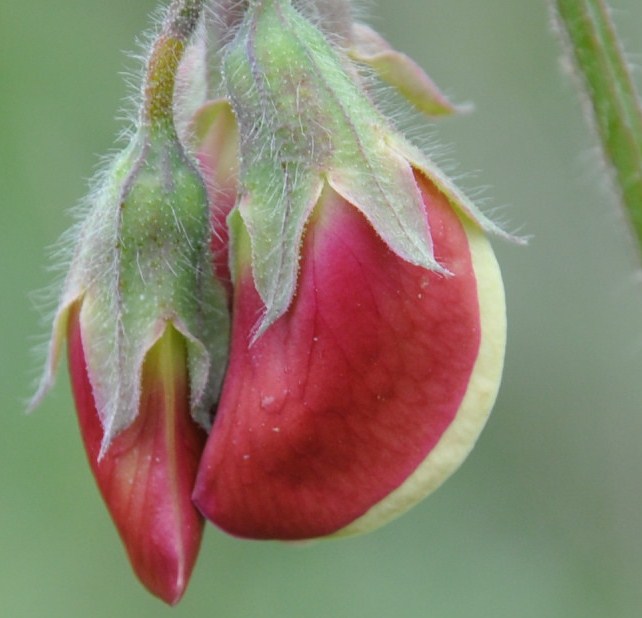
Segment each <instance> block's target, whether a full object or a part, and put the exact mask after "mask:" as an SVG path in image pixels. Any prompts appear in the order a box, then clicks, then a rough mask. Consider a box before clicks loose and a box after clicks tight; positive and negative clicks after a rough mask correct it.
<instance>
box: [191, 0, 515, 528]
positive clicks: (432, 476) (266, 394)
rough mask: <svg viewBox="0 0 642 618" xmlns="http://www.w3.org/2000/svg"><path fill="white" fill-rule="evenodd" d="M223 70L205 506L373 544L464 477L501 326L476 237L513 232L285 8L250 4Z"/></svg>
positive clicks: (498, 366) (500, 305) (485, 251)
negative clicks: (215, 379)
mask: <svg viewBox="0 0 642 618" xmlns="http://www.w3.org/2000/svg"><path fill="white" fill-rule="evenodd" d="M356 38H357V39H360V38H363V37H356ZM361 56H362V57H364V58H366V59H371V57H372V54H371V55H370V56H368V55H367V54H366V55H364V54H363V53H362V54H361ZM393 59H394V58H393ZM395 61H401V62H405V60H404V59H403V58H401V60H399V57H397V58H396V60H395ZM407 66H408V65H407V64H406V67H407ZM222 67H223V74H224V76H225V80H224V84H225V87H226V91H227V93H228V97H229V101H230V103H231V106H232V109H233V112H234V115H235V117H236V119H237V122H238V130H239V158H240V161H241V167H240V171H239V182H238V199H237V205H236V206H235V208H234V209H233V211H232V213H231V214H230V216H229V217H228V226H229V233H230V244H229V251H230V266H231V273H232V280H233V287H234V291H233V305H232V318H233V322H232V335H231V348H230V359H229V365H228V369H227V372H226V376H225V380H224V384H223V389H222V393H221V398H220V401H219V405H218V407H217V411H216V417H215V419H214V423H213V426H212V430H211V432H210V435H209V438H208V441H207V445H206V447H205V451H204V453H203V456H202V458H201V463H200V467H199V472H198V476H197V480H196V485H195V489H194V494H193V498H194V501H195V503H196V505H197V506H198V508H199V509H200V510H201V512H202V513H203V514H204V515H205V516H206V517H207V518H208V519H209V520H210V521H212V522H213V523H214V524H216V525H218V526H220V527H221V528H223V529H224V530H226V531H227V532H230V533H232V534H235V535H238V536H242V537H249V538H277V539H305V538H314V537H322V536H328V535H341V534H350V533H356V532H365V531H367V530H370V529H372V528H374V527H376V526H378V525H381V524H382V523H385V522H386V521H388V520H389V519H391V518H392V517H394V516H396V515H397V514H399V513H400V512H402V511H404V510H406V509H407V508H409V507H410V506H412V504H414V503H416V502H417V501H418V500H419V499H421V498H422V497H424V496H425V495H426V494H428V493H429V492H430V491H432V490H433V489H435V488H436V487H437V486H438V485H439V484H440V483H441V482H442V481H443V480H444V479H445V478H446V477H447V476H448V475H449V474H450V473H452V471H453V470H454V469H456V468H457V466H458V465H459V464H460V463H461V462H462V461H463V459H464V458H465V456H466V455H467V453H468V452H469V451H470V449H471V448H472V445H473V444H474V442H475V440H476V438H477V436H478V434H479V432H480V430H481V428H482V426H483V424H484V422H485V420H486V418H487V416H488V413H489V411H490V408H491V407H492V404H493V402H494V399H495V396H496V393H497V389H498V386H499V382H500V378H501V370H502V364H503V350H504V338H505V316H504V298H503V287H502V282H501V276H500V274H499V269H498V266H497V263H496V261H495V259H494V256H493V253H492V250H491V249H490V245H489V244H488V242H487V240H486V239H485V236H484V233H483V232H484V231H494V232H499V233H500V234H502V233H503V232H502V231H501V230H500V229H499V228H497V227H496V226H495V225H494V224H493V223H492V222H490V221H489V220H488V219H486V218H485V217H484V216H483V215H482V214H481V213H480V212H479V211H478V210H477V209H476V208H475V207H474V206H473V205H472V204H471V203H470V201H469V200H468V199H467V198H466V197H465V196H464V195H463V194H462V193H461V192H460V191H459V190H458V189H457V188H456V187H455V186H454V185H453V184H452V183H451V182H450V180H449V179H447V177H446V176H445V175H444V174H443V173H442V172H441V171H440V170H439V169H438V168H437V167H436V166H435V165H434V164H433V163H432V162H431V161H430V160H429V159H428V158H427V157H425V156H424V155H423V154H422V153H421V152H419V151H418V150H417V149H415V148H414V147H413V146H411V145H410V144H409V143H408V142H407V141H406V140H405V139H404V138H403V137H402V136H401V135H399V134H398V132H397V131H395V130H394V129H393V128H392V127H391V125H390V123H389V122H388V121H387V120H386V119H385V118H384V117H383V116H382V114H381V113H380V112H379V111H378V110H377V108H376V107H375V106H374V105H373V104H372V102H371V101H370V99H369V98H368V96H367V95H366V94H365V91H364V89H363V88H362V86H361V84H360V83H359V78H358V74H357V72H356V71H355V70H354V67H353V65H352V64H351V63H350V62H349V60H348V59H347V57H346V55H345V53H343V52H341V51H340V50H338V49H337V48H335V47H333V46H332V45H331V44H330V43H329V41H328V39H327V38H326V37H325V36H324V35H323V34H322V33H321V31H320V30H319V29H317V28H316V27H315V26H313V25H312V23H311V22H310V20H309V19H307V17H306V16H305V15H304V14H303V13H302V12H300V11H299V10H298V9H296V8H294V7H293V5H292V3H291V2H289V1H288V0H260V1H257V2H253V3H250V6H249V8H248V9H247V11H246V14H245V17H244V19H243V20H242V21H241V23H240V24H239V26H238V30H237V32H236V35H235V37H234V39H233V40H232V41H231V42H230V43H229V44H228V45H227V47H226V48H225V55H224V57H223V60H222ZM413 68H416V66H414V67H413ZM388 81H391V82H392V81H394V80H390V79H389V80H388ZM403 83H405V82H404V80H400V81H398V85H399V84H403ZM412 96H413V97H414V98H415V99H416V100H421V98H422V97H424V100H425V98H426V97H433V98H434V89H432V87H431V88H425V89H424V90H423V91H422V93H420V94H417V89H415V90H413V91H412Z"/></svg>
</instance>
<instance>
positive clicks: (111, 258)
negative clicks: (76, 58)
mask: <svg viewBox="0 0 642 618" xmlns="http://www.w3.org/2000/svg"><path fill="white" fill-rule="evenodd" d="M200 12H201V2H198V1H195V0H185V1H176V2H174V3H173V4H172V5H171V6H170V8H169V11H168V13H167V16H166V18H165V21H164V23H163V26H162V28H161V31H160V32H159V34H158V36H157V37H156V39H155V41H154V43H153V45H152V49H151V52H150V55H149V58H148V60H147V67H146V73H145V79H144V84H143V94H142V104H141V110H140V114H139V118H138V122H137V124H136V128H135V130H134V131H133V134H132V136H131V138H130V140H129V144H128V145H127V147H126V148H125V149H124V150H123V151H122V152H121V153H120V154H119V155H118V156H117V157H116V158H115V160H114V161H113V163H112V164H111V166H110V167H109V168H108V169H107V170H106V171H105V172H104V173H103V175H102V176H101V179H100V183H99V186H98V188H97V189H96V190H95V191H94V193H93V194H92V196H91V209H90V211H89V212H88V213H87V215H86V218H85V220H84V221H83V222H82V224H81V226H80V228H79V233H78V239H77V243H76V248H75V251H74V254H73V257H72V260H71V264H70V269H69V273H68V275H67V278H66V281H65V283H64V287H63V291H62V295H61V298H60V302H59V306H58V309H57V312H56V316H55V320H54V328H53V337H52V341H51V345H50V350H49V358H48V362H47V367H46V371H45V375H44V377H43V379H42V383H41V387H40V389H39V391H38V393H37V394H36V397H35V398H34V403H37V402H38V401H39V400H40V398H41V397H42V395H43V394H44V393H45V391H46V390H47V389H48V388H49V386H50V384H51V383H52V381H53V376H54V372H55V369H56V365H57V363H58V357H59V355H60V349H61V345H62V343H63V341H64V340H65V339H66V340H67V350H68V359H69V369H70V374H71V382H72V387H73V394H74V399H75V403H76V409H77V413H78V420H79V425H80V430H81V434H82V438H83V441H84V443H85V448H86V451H87V455H88V458H89V462H90V464H91V468H92V470H93V473H94V476H95V478H96V481H97V484H98V487H99V489H100V492H101V494H102V496H103V498H104V500H105V503H106V505H107V507H108V509H109V512H110V514H111V516H112V518H113V520H114V523H115V525H116V527H117V529H118V531H119V533H120V536H121V538H122V540H123V542H124V545H125V548H126V550H127V553H128V555H129V558H130V561H131V563H132V566H133V568H134V570H135V572H136V574H137V575H138V577H139V578H140V580H141V581H142V582H143V584H144V585H145V586H146V587H147V588H148V589H149V590H150V591H151V592H152V593H153V594H155V595H157V596H159V597H160V598H161V599H163V600H164V601H166V602H167V603H170V604H174V603H176V602H177V601H178V600H179V599H180V597H181V595H182V594H183V592H184V590H185V587H186V585H187V583H188V580H189V577H190V573H191V571H192V568H193V566H194V563H195V560H196V557H197V553H198V549H199V545H200V541H201V536H202V530H203V518H202V516H201V515H200V513H199V512H198V511H197V509H196V508H195V507H194V505H193V503H192V501H191V492H192V489H193V485H194V479H195V476H196V471H197V468H198V464H199V460H200V455H201V451H202V449H203V445H204V443H205V438H206V435H207V434H206V432H207V430H208V429H209V427H210V424H211V416H212V412H213V407H214V406H215V403H216V400H217V398H218V393H219V390H220V384H221V381H222V374H223V371H224V367H225V363H226V357H227V347H228V337H229V316H228V311H227V300H226V296H225V291H224V288H223V287H222V285H221V284H220V283H218V281H217V279H216V278H215V275H214V272H213V266H212V255H211V249H210V222H209V205H208V200H207V195H206V189H205V185H204V182H203V179H202V176H201V174H200V172H199V171H198V169H197V165H196V161H195V160H192V158H191V157H190V156H189V155H188V154H187V153H186V152H185V150H184V148H183V146H182V145H181V142H180V141H179V139H178V137H177V133H176V130H175V124H174V120H173V118H174V112H173V101H174V90H175V76H176V74H177V69H178V64H179V62H180V59H181V57H182V55H183V51H184V48H185V46H186V44H187V43H188V40H189V39H190V37H191V35H192V32H193V30H194V28H195V26H196V24H197V21H198V19H199V16H200Z"/></svg>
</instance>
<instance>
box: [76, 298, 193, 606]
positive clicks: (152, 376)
mask: <svg viewBox="0 0 642 618" xmlns="http://www.w3.org/2000/svg"><path fill="white" fill-rule="evenodd" d="M68 351H69V367H70V374H71V381H72V388H73V394H74V399H75V402H76V409H77V412H78V421H79V425H80V431H81V434H82V438H83V441H84V444H85V449H86V451H87V456H88V458H89V463H90V465H91V468H92V471H93V474H94V477H95V479H96V482H97V484H98V487H99V489H100V492H101V494H102V496H103V499H104V501H105V503H106V505H107V507H108V509H109V512H110V514H111V516H112V519H113V520H114V523H115V525H116V527H117V529H118V532H119V534H120V536H121V538H122V540H123V543H124V545H125V548H126V550H127V553H128V555H129V559H130V561H131V564H132V567H133V569H134V571H135V572H136V574H137V575H138V577H139V579H140V580H141V581H142V583H143V584H144V585H145V586H146V587H147V588H148V589H149V590H150V592H152V593H153V594H155V595H156V596H158V597H160V598H161V599H163V600H164V601H165V602H167V603H169V604H172V605H173V604H175V603H177V602H178V601H179V600H180V598H181V596H182V594H183V592H184V591H185V588H186V586H187V583H188V581H189V577H190V574H191V571H192V568H193V566H194V563H195V561H196V557H197V554H198V549H199V546H200V542H201V537H202V531H203V519H202V517H201V515H200V514H199V513H198V511H197V510H196V509H195V508H194V506H193V504H192V502H191V499H190V494H191V491H192V487H193V484H194V479H195V476H196V470H197V466H198V461H199V457H200V454H201V451H202V449H203V445H204V442H205V433H204V432H203V431H202V429H200V428H199V427H198V426H197V425H196V424H195V423H194V421H193V420H192V419H191V417H190V409H189V381H188V375H187V365H186V351H185V342H184V340H183V338H182V336H181V335H180V334H179V333H178V332H177V331H176V330H174V328H173V327H172V326H170V325H168V326H167V327H166V329H165V332H164V334H163V335H162V336H161V338H160V339H159V340H158V341H157V342H156V343H155V344H154V346H153V347H152V348H151V349H150V351H149V352H148V354H147V357H146V359H145V363H144V366H143V377H142V395H141V400H140V407H139V412H138V415H137V417H136V419H135V420H134V422H133V423H132V424H131V425H130V426H129V427H127V428H126V429H125V430H123V431H122V432H121V433H119V434H118V435H117V436H116V437H115V438H114V440H113V441H112V442H111V444H110V446H109V448H108V450H107V452H106V453H105V454H104V455H103V457H102V458H100V459H99V453H100V446H101V442H102V439H103V428H102V426H101V423H100V419H99V416H98V413H97V410H96V406H95V403H94V398H93V394H92V387H91V384H90V382H89V378H88V375H87V368H86V363H85V355H84V350H83V342H82V332H81V327H80V322H79V307H78V306H74V308H73V310H72V312H71V315H70V319H69V327H68Z"/></svg>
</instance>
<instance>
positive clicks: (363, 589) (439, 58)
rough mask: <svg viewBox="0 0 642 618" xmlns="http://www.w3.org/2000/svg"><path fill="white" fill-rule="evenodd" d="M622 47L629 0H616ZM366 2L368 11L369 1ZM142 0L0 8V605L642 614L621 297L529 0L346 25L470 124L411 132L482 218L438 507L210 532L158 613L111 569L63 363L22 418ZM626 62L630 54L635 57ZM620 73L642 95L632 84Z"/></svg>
mask: <svg viewBox="0 0 642 618" xmlns="http://www.w3.org/2000/svg"><path fill="white" fill-rule="evenodd" d="M614 2H615V3H616V8H617V9H618V10H617V12H616V19H617V22H618V25H619V27H620V29H621V32H622V34H623V36H624V39H625V40H626V41H627V42H628V47H629V49H630V50H631V51H632V52H636V53H637V54H638V57H640V56H639V54H642V3H640V2H639V1H638V0H614ZM370 5H371V6H370ZM154 6H155V2H154V1H153V0H142V1H140V2H129V1H125V0H112V1H111V2H98V1H97V0H92V1H87V0H83V1H81V0H65V1H63V2H58V3H51V2H45V0H34V1H32V2H21V1H20V0H1V2H0V140H1V144H0V195H1V198H0V199H1V200H2V225H0V233H1V234H2V241H1V242H0V263H1V264H2V293H1V294H0V302H1V303H2V321H1V323H0V328H1V329H2V335H1V339H0V341H1V342H2V355H1V356H0V367H1V371H0V379H1V380H2V386H1V388H0V397H1V406H0V408H1V409H2V416H1V417H0V418H1V420H0V423H1V425H0V614H1V615H2V616H7V617H9V618H22V617H32V616H43V617H47V618H49V617H58V616H64V617H65V618H73V617H76V616H92V617H93V618H103V617H105V618H106V617H109V618H113V617H114V616H120V617H129V616H132V617H141V618H142V617H147V616H154V617H156V616H169V615H170V613H172V614H173V615H174V616H191V617H196V616H226V617H229V618H271V617H277V616H278V617H280V618H288V617H290V616H292V617H293V616H297V617H298V616H303V617H310V618H315V617H324V618H326V617H327V618H329V617H333V618H348V617H350V618H361V617H364V618H365V617H368V618H387V617H399V618H415V617H419V616H431V617H442V616H443V617H447V618H451V617H454V618H458V617H469V616H474V617H476V618H482V617H486V616H488V617H493V618H508V617H510V618H514V617H519V618H531V617H532V618H543V617H548V618H551V617H560V618H562V617H563V618H571V617H575V616H578V617H582V618H591V617H599V618H603V617H605V616H608V617H629V616H630V617H637V616H640V615H642V448H641V443H642V286H641V283H640V267H639V263H638V257H637V254H636V250H635V248H634V247H633V244H632V242H631V241H630V239H629V236H628V234H627V232H626V230H625V228H624V225H623V221H622V218H621V217H620V214H619V212H618V210H617V208H616V207H615V206H614V200H613V199H612V197H611V194H610V192H609V189H608V186H607V183H606V182H605V180H604V178H603V176H602V174H601V164H600V160H599V157H598V156H597V154H596V152H595V149H594V145H593V142H592V139H591V136H590V133H589V132H588V131H587V127H586V124H585V122H584V120H583V118H582V117H581V113H580V106H579V103H578V99H577V97H576V94H575V92H574V91H573V90H572V88H571V86H570V85H569V83H568V81H567V80H566V79H565V78H564V77H563V75H562V72H561V71H560V66H559V47H558V45H557V41H556V40H555V38H554V37H553V36H552V34H551V31H550V26H549V16H548V13H547V7H546V5H545V3H544V2H535V1H533V0H514V1H512V2H508V1H507V0H484V1H483V2H479V1H478V0H400V1H395V2H392V1H388V2H386V1H384V0H380V1H379V2H378V5H375V2H369V3H368V6H367V7H366V8H365V9H364V12H365V13H366V14H367V15H368V14H371V19H370V21H371V22H372V23H374V24H375V26H377V27H378V28H379V29H380V30H381V31H382V32H383V33H385V34H386V35H387V36H388V37H389V38H390V39H391V40H393V41H394V42H395V43H396V44H397V45H398V46H399V47H401V48H402V49H404V50H405V51H407V52H408V53H410V54H411V55H412V56H413V57H414V58H415V59H417V60H418V61H419V62H420V63H421V64H422V65H423V66H424V67H426V68H427V69H428V70H429V72H430V73H431V75H432V76H433V77H434V79H435V80H436V81H437V83H439V84H440V85H441V86H443V87H444V88H445V89H446V90H447V91H448V92H449V93H451V94H452V95H453V97H454V98H455V100H457V101H473V102H474V103H475V105H476V111H475V113H474V114H471V115H468V116H465V117H460V118H454V119H449V120H447V121H442V122H441V123H440V124H439V125H438V126H437V127H436V129H434V130H433V129H431V130H430V132H431V133H434V135H435V136H436V137H437V138H438V140H439V141H440V142H441V143H444V144H449V145H452V148H451V149H450V150H449V156H450V158H452V160H454V161H457V162H458V169H459V170H460V171H462V172H464V171H469V170H473V171H474V170H479V171H476V172H475V174H473V175H469V176H465V177H464V184H467V185H468V186H469V187H480V186H481V187H489V188H488V189H487V190H486V191H485V192H484V195H485V196H486V198H487V202H486V203H487V206H488V207H489V208H491V209H492V208H497V211H496V214H497V215H498V216H499V217H500V219H504V220H506V221H508V222H509V223H510V225H511V227H512V229H517V230H519V231H521V232H524V233H526V234H530V235H533V240H532V242H531V244H530V246H529V247H528V248H525V249H524V248H519V247H515V246H511V245H509V244H506V243H502V242H495V246H496V250H497V253H498V257H499V260H500V263H501V265H502V268H503V272H504V276H505V281H506V289H507V297H508V312H509V327H510V330H509V347H508V353H507V361H506V372H505V377H504V383H503V387H502V390H501V393H500V397H499V401H498V403H497V406H496V408H495V411H494V413H493V416H492V418H491V420H490V422H489V425H488V427H487V428H486V430H485V432H484V433H483V435H482V438H481V439H480V441H479V444H478V446H477V448H476V449H475V451H474V452H473V454H472V456H471V457H470V458H469V459H468V461H467V462H466V463H465V464H464V466H463V467H462V469H461V470H460V471H459V472H458V473H457V474H456V475H455V476H454V477H453V478H452V479H451V480H450V481H449V482H447V483H446V484H445V485H444V487H442V488H441V489H440V490H439V491H438V492H437V493H436V494H434V495H433V496H432V497H430V498H429V499H428V500H426V501H425V502H424V503H422V504H421V505H420V506H419V507H417V508H415V509H414V510H413V511H412V512H411V513H409V514H408V515H406V516H404V517H403V518H401V519H399V520H398V521H396V522H394V523H392V524H391V525H389V526H388V527H386V528H384V529H382V530H380V531H378V532H376V533H373V534H371V535H369V536H365V537H362V538H357V539H352V540H345V541H336V542H327V543H321V544H314V545H311V546H307V547H298V546H287V545H281V544H278V543H253V542H242V541H238V540H235V539H232V538H228V537H225V536H224V535H222V534H220V533H218V532H217V531H216V530H214V529H208V531H207V534H206V537H205V542H204V546H203V549H202V553H201V557H200V560H199V563H198V565H197V568H196V570H195V573H194V577H193V580H192V583H191V586H190V588H189V590H188V592H187V594H186V596H185V598H184V600H183V601H182V603H181V604H180V605H179V606H178V607H177V608H175V609H173V610H170V609H169V608H166V607H165V606H163V605H162V603H160V602H159V601H157V600H155V599H154V598H152V597H151V596H149V595H148V594H147V593H146V592H145V591H144V590H143V589H142V588H141V587H140V586H139V584H138V583H137V581H136V580H135V579H134V577H133V575H132V574H131V572H130V569H129V566H128V563H127V561H126V558H125V554H124V551H123V549H122V547H121V545H120V542H119V541H118V539H117V537H116V533H115V531H114V529H113V527H112V524H111V522H110V520H109V517H108V515H107V512H106V510H105V509H104V508H103V505H102V503H101V501H100V498H99V495H98V492H97V490H96V488H95V487H94V484H93V481H92V478H91V476H90V472H89V468H88V466H87V465H86V462H85V455H84V452H83V451H82V447H81V444H80V439H79V436H78V431H77V428H76V425H75V419H74V414H73V410H72V406H71V404H70V396H69V388H68V386H67V379H66V375H65V371H64V370H63V371H61V375H60V378H59V380H58V385H57V387H56V388H55V390H54V392H53V393H52V394H51V395H50V396H49V397H48V398H47V400H46V401H45V403H44V405H43V406H42V407H41V408H40V409H39V410H38V411H37V413H36V414H34V415H32V416H26V415H24V413H23V409H24V401H25V399H26V397H27V396H28V394H29V393H30V384H31V380H32V379H33V378H34V377H35V375H36V370H37V368H39V361H37V360H36V359H35V358H34V355H33V354H32V349H33V347H34V345H35V343H37V341H38V337H37V335H40V334H43V333H44V327H43V326H42V325H40V324H39V320H38V314H37V312H36V311H35V309H34V302H33V297H32V293H33V291H34V290H39V289H41V288H42V287H44V286H45V285H46V284H47V283H48V281H49V279H50V276H51V275H50V274H49V273H48V272H47V267H48V266H49V261H50V260H49V258H48V257H47V254H46V252H45V250H44V248H45V247H46V246H48V245H51V244H52V243H53V242H54V241H55V240H56V239H57V237H58V236H59V234H60V233H61V232H62V231H63V230H64V229H65V228H66V227H67V226H68V224H69V221H70V218H69V215H68V207H69V206H70V205H72V204H74V203H76V202H77V201H78V200H79V199H80V198H81V197H82V196H83V194H84V193H85V190H86V186H87V184H86V182H87V181H86V179H87V178H88V177H90V176H91V174H92V172H93V170H94V169H95V167H96V164H97V162H98V157H97V153H105V152H107V151H108V150H109V149H110V148H111V147H112V146H113V144H114V140H113V136H114V135H115V133H116V132H117V131H118V130H119V128H121V127H122V122H121V121H120V120H118V119H117V114H116V112H117V110H118V109H120V108H121V107H122V100H123V97H124V96H125V95H126V94H127V88H126V86H125V84H124V79H123V77H122V75H121V74H120V72H121V71H122V70H123V69H124V68H125V67H132V66H134V65H133V63H132V62H131V61H130V60H127V59H126V57H125V55H124V54H123V50H135V49H136V46H135V44H134V40H135V38H136V37H137V35H138V33H139V32H140V31H141V30H143V29H145V28H147V27H148V26H149V23H150V22H149V19H148V13H149V12H150V10H152V9H153V8H154ZM634 58H635V56H634ZM638 81H640V80H638Z"/></svg>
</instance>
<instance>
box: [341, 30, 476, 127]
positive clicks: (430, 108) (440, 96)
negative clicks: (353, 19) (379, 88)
mask: <svg viewBox="0 0 642 618" xmlns="http://www.w3.org/2000/svg"><path fill="white" fill-rule="evenodd" d="M351 34H352V36H351V41H350V48H349V50H348V53H349V55H350V57H351V58H353V59H354V60H355V61H356V62H358V63H360V64H365V65H367V66H369V67H370V68H371V69H372V70H373V71H374V72H375V73H376V75H377V77H379V79H381V80H382V81H384V82H386V83H387V84H388V85H390V86H392V87H393V88H395V89H396V90H397V91H398V92H399V94H401V96H403V97H404V98H405V99H406V100H407V101H408V102H409V103H411V104H412V105H414V106H415V107H416V108H417V109H418V110H419V111H420V112H422V113H424V114H426V115H427V116H449V115H451V114H455V113H464V112H469V111H471V109H472V105H470V104H464V105H455V104H454V103H452V102H451V101H450V100H449V99H448V97H447V96H446V95H445V94H444V93H443V92H442V91H441V90H440V89H439V87H438V86H437V84H435V82H434V81H433V80H432V79H431V78H430V77H429V76H428V74H427V73H426V72H425V71H424V70H423V69H422V68H421V67H420V66H419V65H418V64H417V63H416V62H415V61H414V60H413V59H412V58H410V57H409V56H407V55H406V54H404V53H402V52H400V51H397V50H395V49H393V48H392V47H391V46H390V44H389V43H388V42H387V41H386V40H385V39H384V38H383V37H382V36H381V35H380V34H378V33H377V32H375V31H374V30H373V29H372V28H370V27H369V26H366V25H365V24H360V23H354V24H353V26H352V33H351Z"/></svg>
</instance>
